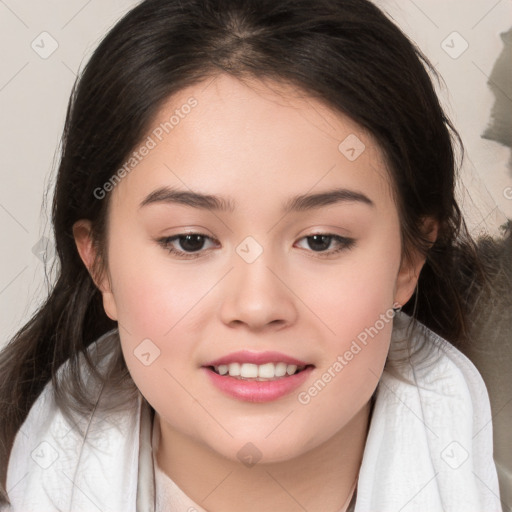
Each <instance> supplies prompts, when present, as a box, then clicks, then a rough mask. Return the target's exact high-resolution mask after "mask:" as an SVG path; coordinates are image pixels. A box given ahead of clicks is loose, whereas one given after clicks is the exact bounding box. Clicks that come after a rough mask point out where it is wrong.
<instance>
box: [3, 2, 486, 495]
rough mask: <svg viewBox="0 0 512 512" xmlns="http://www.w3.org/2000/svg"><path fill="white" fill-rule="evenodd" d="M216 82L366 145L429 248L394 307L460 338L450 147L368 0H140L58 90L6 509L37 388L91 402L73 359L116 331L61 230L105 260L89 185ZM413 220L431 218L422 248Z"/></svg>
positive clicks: (118, 378) (119, 375)
mask: <svg viewBox="0 0 512 512" xmlns="http://www.w3.org/2000/svg"><path fill="white" fill-rule="evenodd" d="M218 73H229V74H231V75H233V76H236V77H240V78H243V77H258V78H261V77H265V78H266V79H270V80H276V81H281V82H284V83H288V84H292V85H294V86H295V87H297V88H298V89H299V90H301V91H304V92H305V93H306V94H308V95H310V96H311V97H314V98H317V99H319V100H321V101H323V102H325V103H326V104H328V105H329V106H330V107H331V108H332V109H334V110H336V111H339V112H341V113H344V114H346V115H348V116H349V117H350V118H352V119H353V120H354V121H356V122H357V123H358V124H359V125H360V126H361V127H363V128H364V129H366V130H368V132H370V133H371V134H372V135H373V136H374V137H375V139H376V140H377V142H378V144H379V145H380V147H381V149H382V151H383V152H384V154H385V156H386V159H387V163H388V167H389V169H390V174H391V181H392V184H393V187H394V190H395V195H396V201H397V207H398V210H399V215H400V219H401V233H402V240H403V249H404V256H405V257H407V254H408V253H409V251H410V250H411V248H418V249H420V250H421V251H423V252H424V253H426V254H427V259H426V263H425V266H424V268H423V270H422V272H421V275H420V278H419V282H418V288H417V291H416V293H415V295H414V296H413V298H412V299H411V300H410V301H409V303H408V304H406V305H405V306H404V308H403V309H404V311H405V312H407V313H409V314H411V315H413V317H414V318H416V319H417V320H419V321H421V322H422V323H423V324H425V325H427V326H428V327H430V328H431V329H432V330H434V331H435V332H437V333H438V334H440V335H441V336H443V337H445V338H447V339H448V340H450V341H451V342H453V343H455V344H460V343H462V341H463V340H464V339H465V337H466V335H467V325H468V324H467V316H466V311H465V305H464V297H463V296H462V293H461V289H460V287H459V282H460V281H461V276H462V277H464V282H467V278H468V276H471V279H476V277H474V276H477V274H475V269H477V268H478V265H477V260H476V259H475V253H474V249H473V242H472V241H471V238H470V237H469V235H468V233H467V231H466V228H465V226H464V223H463V220H462V218H461V213H460V210H459V207H458V205H457V202H456V200H455V198H454V183H455V180H456V172H457V168H458V165H457V162H456V157H455V152H454V147H455V145H456V144H458V145H459V146H460V147H461V145H460V139H459V137H458V135H457V133H456V132H455V130H454V129H453V127H452V125H451V123H450V121H449V120H448V119H447V118H446V116H445V114H444V112H443V110H442V108H441V106H440V104H439V101H438V98H437V96H436V93H435V90H434V86H433V84H432V81H431V78H430V77H429V73H431V74H432V75H433V76H435V71H434V69H433V68H432V66H431V65H430V64H429V62H428V61H427V59H426V58H425V57H424V56H423V55H422V54H421V52H420V51H419V50H418V49H417V48H416V47H415V45H414V44H413V43H411V42H410V41H409V40H408V38H407V37H406V36H405V35H404V34H403V33H402V32H401V31H400V30H399V29H398V28H397V26H396V25H395V24H394V23H392V22H391V21H390V20H389V19H388V18H387V17H386V15H385V14H383V13H382V12H381V11H380V10H379V9H378V8H377V7H375V5H373V4H372V3H371V2H369V1H367V0H314V1H312V0H187V1H183V2H180V1H179V0H146V1H143V2H142V3H140V4H139V5H138V6H137V7H135V8H134V9H133V10H131V11H130V12H129V13H128V14H127V15H126V16H124V18H122V19H121V20H120V21H119V22H118V23H117V24H116V25H115V26H114V27H113V29H112V30H111V31H110V32H109V33H108V34H107V36H106V37H105V38H104V39H103V41H102V42H101V44H100V45H99V47H98V48H97V49H96V51H95V52H94V54H93V55H92V57H91V59H90V60H89V62H88V63H87V65H86V67H85V68H84V70H83V72H82V73H81V74H80V76H79V78H78V79H77V82H76V83H75V86H74V88H73V91H72V94H71V98H70V102H69V106H68V111H67V116H66V122H65V127H64V133H63V139H62V155H61V159H60V164H59V168H58V176H57V183H56V188H55V195H54V200H53V210H52V221H53V229H54V237H55V241H56V250H57V255H58V262H59V268H58V271H57V279H56V282H55V284H54V285H53V287H52V290H51V293H50V294H49V296H48V298H47V300H46V302H45V303H44V304H43V305H42V306H41V307H40V309H39V310H38V311H37V312H36V313H35V314H34V316H33V317H32V318H31V320H30V321H29V322H28V323H27V324H26V325H24V326H23V327H22V328H21V329H20V330H19V332H18V333H17V334H16V335H15V336H14V338H13V339H12V340H11V342H10V343H9V344H8V345H7V347H6V348H5V349H4V350H3V351H2V352H1V354H0V402H1V404H2V415H1V418H0V481H1V482H2V483H3V484H4V486H3V487H4V500H6V499H7V495H6V493H5V476H6V466H7V460H8V457H9V453H10V450H11V447H12V443H13V439H14V436H15V435H16V432H17V431H18V429H19V428H20V426H21V424H22V422H23V421H24V419H25V418H26V416H27V414H28V411H29V410H30V408H31V406H32V405H33V403H34V401H35V400H36V398H37V397H38V395H39V394H40V393H41V391H42V389H43V387H44V386H45V385H46V384H47V383H48V382H49V381H50V380H51V381H53V385H54V392H55V396H56V398H57V401H58V403H59V405H60V406H61V407H62V408H63V410H65V409H66V408H70V407H72V405H73V404H74V406H82V407H84V408H87V407H89V406H90V404H89V398H88V396H87V393H86V390H85V388H84V384H83V381H82V380H81V377H80V374H79V372H78V365H79V356H80V355H82V357H83V355H84V353H85V349H86V348H87V347H88V346H89V345H90V344H91V343H92V342H93V341H94V340H96V339H97V338H98V337H99V336H100V335H102V334H104V333H106V332H107V331H109V330H111V329H114V328H115V327H116V323H115V322H113V321H111V320H110V319H109V318H108V317H107V316H106V314H105V312H104V310H103V306H102V300H101V294H100V292H99V291H98V289H97V288H96V286H95V285H94V282H93V281H92V279H91V277H90V275H89V273H88V271H87V269H86V268H85V266H84V265H83V263H82V261H81V259H80V257H79V255H78V252H77V249H76V246H75V242H74V238H73V233H72V226H73V224H74V223H75V222H76V221H77V220H79V219H89V220H91V221H92V225H93V230H94V233H93V234H94V237H95V243H96V245H97V248H98V251H99V253H100V255H103V256H102V258H100V259H101V261H100V262H99V265H100V266H101V263H102V262H103V264H104V263H106V257H105V256H106V255H105V254H104V249H105V247H106V244H105V226H106V219H107V214H108V205H109V197H108V196H107V197H106V198H105V199H103V200H100V199H98V198H97V197H96V196H95V194H94V190H95V189H97V188H101V187H102V185H103V184H104V183H105V182H107V181H108V180H109V179H110V178H111V176H112V175H114V174H115V173H116V171H117V170H118V169H119V168H120V167H121V166H122V165H123V162H124V161H125V158H126V157H127V155H128V154H129V153H130V152H131V151H132V150H133V148H135V147H136V146H137V144H138V142H139V141H140V140H142V137H143V136H144V134H145V133H146V132H147V130H148V129H149V127H150V125H151V122H152V120H153V119H154V117H155V115H156V113H157V112H158V110H159V108H160V107H161V106H162V104H163V102H164V101H166V100H167V99H168V98H169V97H170V96H171V95H173V94H174V93H177V92H178V91H180V90H181V89H183V88H184V87H186V86H190V85H193V84H195V83H199V82H201V81H204V80H205V79H207V78H209V77H213V76H215V75H216V74H218ZM425 217H433V218H434V219H436V220H437V221H438V222H439V233H438V238H437V240H436V242H435V244H434V245H433V246H432V247H429V245H430V244H429V243H428V241H427V239H426V238H425V236H424V234H423V232H422V230H421V224H422V220H423V219H424V218H425ZM116 350H118V352H117V353H116V354H117V355H116V357H114V358H113V359H112V361H113V363H112V365H111V367H110V369H109V378H110V379H111V380H110V381H109V383H110V382H116V383H119V385H121V383H122V382H127V381H129V380H130V376H129V373H128V371H127V369H126V366H125V364H124V360H123V358H122V355H121V352H120V350H119V348H118V347H117V348H116ZM65 361H69V366H68V367H67V369H66V372H67V373H66V378H63V379H59V378H57V370H58V369H59V368H60V367H61V365H62V364H63V363H64V362H65ZM86 361H88V363H87V364H89V366H90V371H92V372H95V365H94V362H93V361H91V360H90V359H88V358H87V357H86ZM98 377H99V378H101V376H98ZM0 490H2V488H1V487H0ZM0 503H1V499H0Z"/></svg>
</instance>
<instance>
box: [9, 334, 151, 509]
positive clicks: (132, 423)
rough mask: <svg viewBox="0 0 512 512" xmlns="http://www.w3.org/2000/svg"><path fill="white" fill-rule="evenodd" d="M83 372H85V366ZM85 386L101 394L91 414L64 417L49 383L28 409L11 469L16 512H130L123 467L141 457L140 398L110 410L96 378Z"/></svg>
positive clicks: (128, 485) (127, 474) (129, 476)
mask: <svg viewBox="0 0 512 512" xmlns="http://www.w3.org/2000/svg"><path fill="white" fill-rule="evenodd" d="M100 341H102V342H103V341H105V339H104V338H103V337H102V338H100V340H98V341H97V342H95V344H93V346H91V347H90V348H89V349H88V350H89V354H91V352H94V351H95V350H96V349H97V348H98V346H97V344H98V343H99V342H100ZM99 353H101V351H100V352H98V354H99ZM106 360H107V357H103V356H102V361H106ZM62 370H65V367H63V368H62ZM80 370H83V371H86V370H85V366H84V367H82V368H80ZM85 383H86V384H88V385H90V386H91V389H96V391H95V392H96V393H97V398H96V404H95V407H94V409H93V410H91V411H89V412H88V413H84V414H80V413H79V412H75V413H74V414H73V415H72V416H70V415H69V414H64V413H63V411H62V410H61V409H60V407H59V406H58V404H57V401H56V399H55V389H54V386H53V385H52V383H51V382H50V383H48V384H47V385H46V386H45V388H44V390H43V392H42V393H41V394H40V396H39V397H38V399H37V400H36V402H35V403H34V404H33V406H32V408H31V409H30V411H29V414H28V416H27V418H26V420H25V422H24V423H23V425H22V426H21V428H20V430H19V431H18V433H17V435H16V438H15V440H14V445H13V449H12V451H11V455H10V458H9V464H8V469H7V491H8V494H9V500H10V502H11V504H12V510H13V511H18V510H19V511H23V512H31V511H38V512H46V511H50V510H51V511H53V510H55V511H56V510H69V509H70V507H74V508H73V509H76V510H82V511H86V510H96V508H95V506H94V503H95V501H96V500H97V499H99V500H100V503H104V504H108V505H109V506H111V505H114V509H115V508H116V506H118V505H119V506H120V507H121V508H119V509H120V510H121V509H123V510H129V509H130V508H129V506H128V504H127V503H128V501H125V500H131V501H132V502H134V498H133V492H132V491H130V492H127V493H126V494H125V496H123V497H121V496H122V493H121V489H122V488H126V489H134V486H133V482H131V481H128V480H130V479H133V474H132V473H131V472H126V471H125V470H124V469H123V468H121V467H120V466H121V465H122V464H123V463H128V461H129V460H131V459H134V458H136V456H137V450H138V444H139V440H138V432H139V416H138V413H139V408H140V404H141V400H140V396H137V397H136V398H135V400H134V401H133V400H132V401H131V403H130V406H129V407H124V408H119V409H117V410H112V409H111V408H110V405H111V403H112V399H111V397H109V396H108V395H109V393H108V392H106V390H105V389H102V388H101V386H98V387H97V388H95V387H94V386H95V382H94V378H93V376H92V375H90V376H89V377H88V378H87V379H86V380H85ZM125 486H126V487H125ZM135 487H136V486H135ZM115 489H117V491H118V492H117V491H115ZM100 496H101V498H100ZM109 500H113V503H110V502H109ZM125 505H126V507H125ZM107 508H108V507H107Z"/></svg>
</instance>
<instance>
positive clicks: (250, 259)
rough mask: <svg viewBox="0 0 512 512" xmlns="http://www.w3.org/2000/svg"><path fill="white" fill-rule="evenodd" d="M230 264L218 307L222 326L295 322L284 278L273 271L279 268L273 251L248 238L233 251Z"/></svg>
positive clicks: (290, 295) (292, 304)
mask: <svg viewBox="0 0 512 512" xmlns="http://www.w3.org/2000/svg"><path fill="white" fill-rule="evenodd" d="M232 261H233V266H234V268H233V271H232V272H230V275H229V276H228V282H229V286H228V289H227V290H226V293H225V295H224V297H223V299H222V301H223V302H222V307H221V316H222V320H223V321H224V322H225V323H227V324H232V323H244V324H247V326H249V327H251V328H256V327H263V326H265V325H267V324H270V323H274V324H277V323H279V324H289V323H291V322H293V321H295V319H296V308H295V303H294V299H293V294H292V293H291V292H290V290H289V289H288V288H287V287H286V286H285V285H284V284H283V281H286V278H285V276H279V273H280V272H279V270H276V269H278V268H280V267H281V268H282V266H281V265H280V262H281V260H280V258H279V257H277V255H276V254H275V251H272V250H271V249H270V248H266V247H264V246H263V244H262V243H259V242H258V241H257V240H256V238H255V237H251V236H248V237H246V238H245V239H244V240H243V241H242V242H241V243H240V244H238V246H237V247H236V248H235V254H233V256H232ZM278 276H279V277H278Z"/></svg>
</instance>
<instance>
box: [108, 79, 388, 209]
mask: <svg viewBox="0 0 512 512" xmlns="http://www.w3.org/2000/svg"><path fill="white" fill-rule="evenodd" d="M144 147H146V149H145V150H144ZM148 148H149V149H148ZM137 150H139V151H138V153H139V155H138V158H135V157H134V156H133V155H131V160H133V161H132V162H131V163H132V164H133V165H131V166H130V165H128V166H127V168H128V169H130V170H129V172H127V173H125V177H124V178H123V179H122V180H121V182H120V183H119V185H118V186H117V187H116V188H115V190H114V196H115V197H114V202H115V203H117V205H118V206H122V205H127V204H130V205H131V207H133V206H134V205H135V204H137V205H138V204H140V202H141V201H142V200H143V199H144V197H146V196H147V194H148V193H150V192H151V191H152V190H155V189H156V188H158V187H161V186H170V187H173V188H181V189H183V190H193V191H196V192H202V193H209V194H216V195H222V196H226V197H229V198H230V199H233V201H232V203H233V205H234V207H235V209H238V208H241V207H242V206H244V205H245V206H250V205H253V206H254V204H255V203H258V208H260V209H261V207H262V204H263V205H270V203H271V199H272V198H273V197H275V198H276V200H278V201H280V202H283V201H284V200H286V198H288V197H290V196H292V195H298V194H304V193H306V192H308V191H310V190H311V191H321V190H324V189H328V188H333V187H340V186H343V187H345V188H349V189H352V190H355V191H359V192H364V193H365V194H366V195H370V196H372V200H373V201H374V202H375V203H376V204H379V203H382V205H381V206H384V205H385V204H388V206H389V202H390V201H392V192H391V186H390V185H391V184H390V180H389V173H388V171H387V170H386V166H385V162H384V158H383V154H382V151H381V150H380V148H379V147H378V145H377V144H376V142H375V140H374V138H373V137H372V136H371V135H370V134H369V133H368V132H367V131H365V130H363V129H362V128H361V127H360V126H359V125H358V124H357V123H355V122H354V121H353V120H352V119H350V118H349V117H347V116H344V115H342V114H340V113H339V112H337V111H334V110H333V109H331V108H329V107H328V106H327V105H325V104H324V103H323V102H321V101H319V100H317V99H314V98H312V97H310V96H308V95H307V94H305V93H304V92H303V91H301V90H299V89H297V88H295V87H293V86H291V85H288V84H283V83H277V82H272V81H268V80H267V81H260V80H256V79H253V80H251V81H247V80H244V81H240V80H239V79H237V78H234V77H231V76H229V75H225V74H221V75H218V76H216V77H212V78H209V79H207V80H205V81H204V82H201V83H199V84H195V85H194V86H191V87H188V88H185V89H183V90H181V91H180V92H179V93H177V94H175V95H173V96H172V97H170V98H169V99H168V100H167V101H166V102H165V103H164V104H163V105H162V107H161V108H160V110H159V112H158V114H157V115H156V116H155V119H154V120H153V122H152V124H151V127H150V129H149V130H148V132H147V133H146V134H145V136H144V138H143V140H142V141H141V144H140V145H139V146H138V147H137V148H135V151H136V152H137ZM142 153H144V155H143V156H141V154H142ZM127 162H128V160H127ZM363 189H364V190H363Z"/></svg>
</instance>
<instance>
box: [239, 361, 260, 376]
mask: <svg viewBox="0 0 512 512" xmlns="http://www.w3.org/2000/svg"><path fill="white" fill-rule="evenodd" d="M257 376H258V366H257V365H255V364H251V363H244V364H243V365H242V366H241V367H240V377H245V378H251V377H257Z"/></svg>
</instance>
